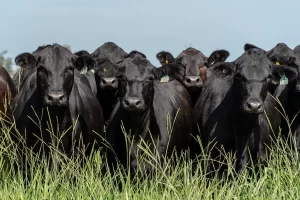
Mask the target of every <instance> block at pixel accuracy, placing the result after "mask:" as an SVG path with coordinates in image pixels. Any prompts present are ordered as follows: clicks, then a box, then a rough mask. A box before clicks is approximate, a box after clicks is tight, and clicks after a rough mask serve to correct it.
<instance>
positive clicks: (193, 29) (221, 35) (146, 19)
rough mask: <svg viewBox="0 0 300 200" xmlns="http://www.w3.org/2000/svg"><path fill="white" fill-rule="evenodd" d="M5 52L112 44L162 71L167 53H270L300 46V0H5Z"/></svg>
mask: <svg viewBox="0 0 300 200" xmlns="http://www.w3.org/2000/svg"><path fill="white" fill-rule="evenodd" d="M0 5H1V6H0V7H1V11H0V17H1V23H2V26H1V30H0V36H1V37H0V51H2V50H8V55H9V56H10V57H13V58H15V56H17V55H18V54H19V53H22V52H32V51H33V50H35V49H36V48H37V47H38V46H39V45H43V44H52V43H59V44H62V45H63V44H68V45H71V47H72V49H73V51H78V50H88V51H89V52H90V53H91V52H93V51H94V50H95V49H96V48H97V47H99V46H100V45H102V44H103V43H105V42H108V41H112V42H115V43H116V44H118V45H119V46H121V47H122V48H123V49H124V50H125V51H127V52H129V51H131V50H139V51H141V52H143V53H145V54H146V56H147V57H148V59H149V60H150V61H151V62H152V63H153V64H154V65H156V66H158V61H157V60H156V58H155V54H156V53H157V52H158V51H160V50H167V51H170V52H171V53H172V54H173V55H174V56H177V55H178V54H179V53H180V52H181V51H182V50H183V49H185V48H187V47H190V46H191V47H194V48H197V49H199V50H201V51H202V52H203V53H204V54H205V55H206V56H209V54H210V53H211V52H212V51H213V50H216V49H227V50H228V51H229V52H230V54H231V56H230V57H229V59H228V60H234V59H236V58H237V57H238V56H239V55H241V53H242V52H243V45H244V44H245V43H246V42H248V43H253V44H255V45H257V46H260V47H262V48H264V49H266V50H268V49H270V48H272V47H273V46H275V45H276V44H277V43H279V42H284V43H286V44H287V45H289V46H290V47H291V48H294V47H295V46H296V45H298V44H300V35H299V33H300V26H299V19H300V11H299V9H300V1H299V0H284V1H283V0H280V1H279V0H273V1H267V0H251V1H249V0H248V1H244V0H219V1H217V0H184V1H183V0H180V1H179V0H172V1H171V0H148V1H145V0H0Z"/></svg>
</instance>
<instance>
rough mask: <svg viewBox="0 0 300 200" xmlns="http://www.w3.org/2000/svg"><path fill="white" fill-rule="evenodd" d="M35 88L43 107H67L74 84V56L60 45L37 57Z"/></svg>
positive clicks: (45, 50)
mask: <svg viewBox="0 0 300 200" xmlns="http://www.w3.org/2000/svg"><path fill="white" fill-rule="evenodd" d="M37 60H38V68H37V72H36V73H37V88H38V91H39V95H40V97H41V98H42V99H43V103H44V105H47V106H49V105H50V106H51V105H57V106H67V104H68V99H69V96H70V93H71V90H72V87H73V82H74V55H73V54H72V53H71V52H70V51H69V50H68V49H66V48H64V47H62V46H60V45H57V44H55V45H52V46H50V47H47V48H45V49H43V50H42V51H41V52H40V53H39V55H38V58H37Z"/></svg>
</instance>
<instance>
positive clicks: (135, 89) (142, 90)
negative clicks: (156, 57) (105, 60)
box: [117, 53, 154, 111]
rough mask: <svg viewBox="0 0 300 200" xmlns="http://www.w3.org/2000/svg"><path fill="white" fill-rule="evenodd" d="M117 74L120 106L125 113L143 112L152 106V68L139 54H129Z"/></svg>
mask: <svg viewBox="0 0 300 200" xmlns="http://www.w3.org/2000/svg"><path fill="white" fill-rule="evenodd" d="M129 55H130V56H129V57H127V58H126V59H125V60H124V61H123V62H122V63H120V68H119V72H118V75H117V77H118V79H119V95H120V99H121V106H122V107H123V108H124V109H125V110H127V111H144V110H145V109H147V108H148V107H149V105H150V104H152V101H153V95H154V88H153V80H154V67H153V66H152V64H151V63H150V62H149V61H148V60H147V59H146V58H145V57H144V56H142V55H141V54H133V53H130V54H129Z"/></svg>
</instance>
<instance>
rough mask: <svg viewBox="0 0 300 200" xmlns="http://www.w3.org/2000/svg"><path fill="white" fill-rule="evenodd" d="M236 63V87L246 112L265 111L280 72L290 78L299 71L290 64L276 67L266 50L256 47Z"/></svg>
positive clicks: (240, 102)
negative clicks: (270, 92) (267, 98)
mask: <svg viewBox="0 0 300 200" xmlns="http://www.w3.org/2000/svg"><path fill="white" fill-rule="evenodd" d="M234 64H235V65H236V72H235V75H234V89H235V95H236V99H237V100H238V101H239V102H238V104H239V105H240V106H241V108H242V110H243V111H244V112H245V113H252V114H260V113H262V112H263V111H264V101H265V98H266V96H267V93H268V87H269V85H270V84H278V83H279V81H280V78H281V75H280V74H283V73H284V74H285V75H286V76H287V78H288V79H289V80H294V79H295V78H296V77H297V72H296V70H294V69H291V68H290V67H288V66H281V68H278V67H276V66H275V65H274V64H273V63H272V62H271V61H270V60H269V59H268V57H267V55H266V54H265V52H264V51H262V50H260V49H257V48H254V49H250V50H248V51H246V52H245V53H244V54H243V55H242V56H240V57H239V58H238V59H237V60H236V61H235V62H234Z"/></svg>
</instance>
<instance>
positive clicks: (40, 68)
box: [37, 65, 48, 75]
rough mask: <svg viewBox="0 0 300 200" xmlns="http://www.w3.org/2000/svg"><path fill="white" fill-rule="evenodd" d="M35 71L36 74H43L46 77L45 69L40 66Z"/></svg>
mask: <svg viewBox="0 0 300 200" xmlns="http://www.w3.org/2000/svg"><path fill="white" fill-rule="evenodd" d="M37 71H38V73H44V74H46V75H48V73H47V70H46V68H45V67H44V66H41V65H40V66H39V67H38V68H37Z"/></svg>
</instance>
